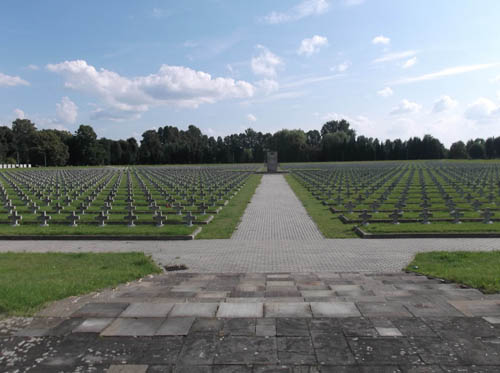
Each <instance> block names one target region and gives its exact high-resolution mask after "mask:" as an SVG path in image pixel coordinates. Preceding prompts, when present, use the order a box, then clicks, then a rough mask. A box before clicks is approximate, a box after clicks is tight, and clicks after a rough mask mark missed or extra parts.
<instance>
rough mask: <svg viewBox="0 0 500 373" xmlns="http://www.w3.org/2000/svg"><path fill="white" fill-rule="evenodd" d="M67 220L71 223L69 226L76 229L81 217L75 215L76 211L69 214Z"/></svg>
mask: <svg viewBox="0 0 500 373" xmlns="http://www.w3.org/2000/svg"><path fill="white" fill-rule="evenodd" d="M66 220H68V221H69V226H70V227H76V226H78V224H77V223H76V222H77V221H78V220H80V217H79V216H78V215H77V214H76V213H75V211H71V214H69V215H68V216H67V217H66Z"/></svg>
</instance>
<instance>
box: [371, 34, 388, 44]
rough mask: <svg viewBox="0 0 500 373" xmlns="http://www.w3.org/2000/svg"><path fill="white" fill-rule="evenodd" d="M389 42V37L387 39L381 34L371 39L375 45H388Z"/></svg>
mask: <svg viewBox="0 0 500 373" xmlns="http://www.w3.org/2000/svg"><path fill="white" fill-rule="evenodd" d="M390 42H391V39H389V38H387V37H385V36H383V35H379V36H376V37H374V38H373V40H372V44H375V45H377V44H383V45H388V44H389V43H390Z"/></svg>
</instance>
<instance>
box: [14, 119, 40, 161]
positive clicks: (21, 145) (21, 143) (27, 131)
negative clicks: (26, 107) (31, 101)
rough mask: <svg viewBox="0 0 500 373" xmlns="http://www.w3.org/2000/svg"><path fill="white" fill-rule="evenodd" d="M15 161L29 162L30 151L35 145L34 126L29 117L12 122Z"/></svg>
mask: <svg viewBox="0 0 500 373" xmlns="http://www.w3.org/2000/svg"><path fill="white" fill-rule="evenodd" d="M12 133H13V135H14V144H15V149H16V154H15V156H16V159H17V163H30V151H31V148H32V147H33V146H34V145H35V142H34V140H35V133H36V126H35V124H34V123H32V122H31V121H30V120H29V119H16V120H15V121H14V122H12Z"/></svg>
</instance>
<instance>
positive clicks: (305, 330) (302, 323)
mask: <svg viewBox="0 0 500 373" xmlns="http://www.w3.org/2000/svg"><path fill="white" fill-rule="evenodd" d="M276 335H278V336H308V335H309V320H308V319H303V318H277V319H276Z"/></svg>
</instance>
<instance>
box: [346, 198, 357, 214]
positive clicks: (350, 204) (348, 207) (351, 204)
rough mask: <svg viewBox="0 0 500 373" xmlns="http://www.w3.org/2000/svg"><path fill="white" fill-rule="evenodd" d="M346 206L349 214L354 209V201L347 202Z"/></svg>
mask: <svg viewBox="0 0 500 373" xmlns="http://www.w3.org/2000/svg"><path fill="white" fill-rule="evenodd" d="M344 207H345V208H346V209H347V213H348V214H352V211H353V209H354V207H355V206H354V203H352V202H351V201H349V202H347V203H346V204H345V205H344Z"/></svg>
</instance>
